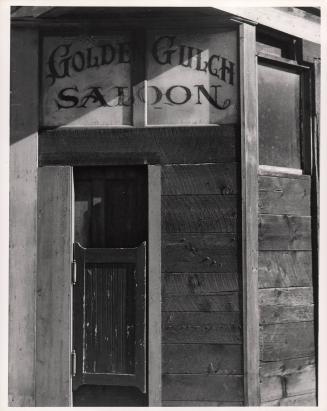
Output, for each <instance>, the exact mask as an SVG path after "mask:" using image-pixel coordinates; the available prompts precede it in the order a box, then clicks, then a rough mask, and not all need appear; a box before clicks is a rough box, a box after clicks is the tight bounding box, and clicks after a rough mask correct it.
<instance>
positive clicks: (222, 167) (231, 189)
mask: <svg viewBox="0 0 327 411" xmlns="http://www.w3.org/2000/svg"><path fill="white" fill-rule="evenodd" d="M238 174H239V164H238V163H219V164H197V165H178V166H177V165H175V166H165V167H163V169H162V193H163V194H164V195H178V194H221V195H229V194H237V193H239V191H240V188H239V175H238Z"/></svg>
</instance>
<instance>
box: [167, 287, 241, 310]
mask: <svg viewBox="0 0 327 411" xmlns="http://www.w3.org/2000/svg"><path fill="white" fill-rule="evenodd" d="M239 310H240V295H239V293H235V292H229V293H219V294H212V295H194V294H193V295H168V296H166V295H163V297H162V311H182V312H183V311H188V312H190V311H204V312H213V311H239Z"/></svg>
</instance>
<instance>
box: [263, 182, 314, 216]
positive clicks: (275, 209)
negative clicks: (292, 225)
mask: <svg viewBox="0 0 327 411" xmlns="http://www.w3.org/2000/svg"><path fill="white" fill-rule="evenodd" d="M303 177H305V178H298V179H296V178H282V177H268V176H259V179H258V182H259V213H261V214H291V215H299V216H310V215H311V211H310V195H311V178H310V176H303Z"/></svg>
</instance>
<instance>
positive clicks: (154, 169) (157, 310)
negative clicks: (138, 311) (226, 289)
mask: <svg viewBox="0 0 327 411" xmlns="http://www.w3.org/2000/svg"><path fill="white" fill-rule="evenodd" d="M148 219H149V220H148V224H149V240H148V244H149V246H148V275H149V277H148V296H149V298H148V301H149V303H148V310H149V311H148V312H149V321H148V324H149V326H148V347H149V351H148V358H149V361H148V392H149V406H151V407H158V406H160V405H161V384H162V383H161V167H160V166H159V165H149V166H148Z"/></svg>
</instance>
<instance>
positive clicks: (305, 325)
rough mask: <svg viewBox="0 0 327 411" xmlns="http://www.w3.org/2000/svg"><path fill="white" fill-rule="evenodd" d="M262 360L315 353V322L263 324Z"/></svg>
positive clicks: (306, 355) (275, 359) (289, 357)
mask: <svg viewBox="0 0 327 411" xmlns="http://www.w3.org/2000/svg"><path fill="white" fill-rule="evenodd" d="M260 339H261V352H260V357H261V360H262V361H279V360H283V359H291V358H297V357H308V356H312V355H314V352H315V347H314V332H313V322H312V321H306V322H296V323H287V324H268V325H263V326H261V337H260Z"/></svg>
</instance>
